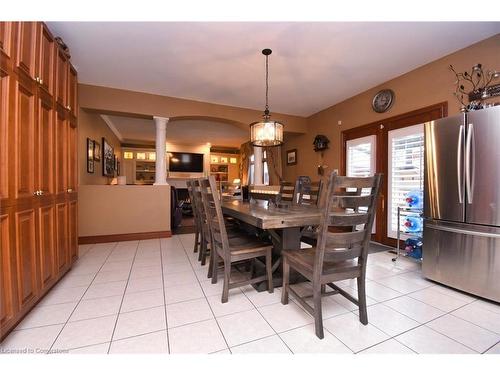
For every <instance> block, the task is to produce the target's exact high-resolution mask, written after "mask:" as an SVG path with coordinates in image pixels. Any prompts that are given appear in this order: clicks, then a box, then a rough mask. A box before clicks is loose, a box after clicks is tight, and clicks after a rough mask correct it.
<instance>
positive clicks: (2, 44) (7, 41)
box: [0, 22, 12, 58]
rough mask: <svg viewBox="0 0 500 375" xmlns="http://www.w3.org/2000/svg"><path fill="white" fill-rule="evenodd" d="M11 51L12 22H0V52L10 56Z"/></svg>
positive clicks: (7, 56)
mask: <svg viewBox="0 0 500 375" xmlns="http://www.w3.org/2000/svg"><path fill="white" fill-rule="evenodd" d="M11 53H12V22H0V54H3V55H4V57H6V58H10V56H11Z"/></svg>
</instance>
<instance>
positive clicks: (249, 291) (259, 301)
mask: <svg viewBox="0 0 500 375" xmlns="http://www.w3.org/2000/svg"><path fill="white" fill-rule="evenodd" d="M241 290H242V291H243V293H245V295H246V296H247V298H248V299H249V300H250V301H251V302H252V303H253V304H254V305H255V307H262V306H267V305H272V304H274V303H280V302H281V288H274V293H268V292H267V291H263V292H258V291H256V290H255V288H254V287H253V286H251V285H246V286H244V287H242V288H241Z"/></svg>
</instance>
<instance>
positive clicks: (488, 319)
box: [452, 304, 500, 334]
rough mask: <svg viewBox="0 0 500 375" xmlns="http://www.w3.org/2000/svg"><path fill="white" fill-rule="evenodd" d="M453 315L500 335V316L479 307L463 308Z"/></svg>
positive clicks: (468, 306) (469, 306)
mask: <svg viewBox="0 0 500 375" xmlns="http://www.w3.org/2000/svg"><path fill="white" fill-rule="evenodd" d="M452 314H453V315H455V316H458V317H459V318H462V319H464V320H467V321H468V322H471V323H474V324H476V325H478V326H479V327H482V328H485V329H488V330H490V331H492V332H495V333H497V334H500V314H496V313H494V312H491V311H489V310H486V309H484V308H482V307H478V306H477V305H476V306H474V305H473V304H471V305H467V306H464V307H461V308H460V309H458V310H455V311H453V312H452Z"/></svg>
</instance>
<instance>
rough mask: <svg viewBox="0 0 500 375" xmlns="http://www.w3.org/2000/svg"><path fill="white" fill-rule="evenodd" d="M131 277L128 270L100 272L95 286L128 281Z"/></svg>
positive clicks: (95, 280)
mask: <svg viewBox="0 0 500 375" xmlns="http://www.w3.org/2000/svg"><path fill="white" fill-rule="evenodd" d="M129 275H130V271H129V270H128V269H122V270H115V271H100V272H99V273H98V274H97V275H96V277H95V279H94V282H93V283H94V284H103V283H111V282H113V281H122V280H127V279H128V277H129Z"/></svg>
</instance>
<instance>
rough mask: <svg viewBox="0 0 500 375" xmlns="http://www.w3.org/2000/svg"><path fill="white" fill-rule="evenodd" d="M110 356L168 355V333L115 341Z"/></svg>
mask: <svg viewBox="0 0 500 375" xmlns="http://www.w3.org/2000/svg"><path fill="white" fill-rule="evenodd" d="M109 353H110V354H115V353H120V354H157V353H168V340H167V331H166V330H164V331H159V332H154V333H148V334H146V335H140V336H135V337H130V338H128V339H122V340H118V341H113V342H112V343H111V347H110V349H109Z"/></svg>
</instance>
